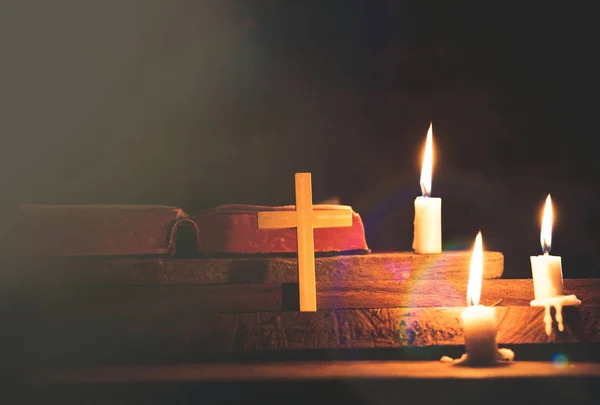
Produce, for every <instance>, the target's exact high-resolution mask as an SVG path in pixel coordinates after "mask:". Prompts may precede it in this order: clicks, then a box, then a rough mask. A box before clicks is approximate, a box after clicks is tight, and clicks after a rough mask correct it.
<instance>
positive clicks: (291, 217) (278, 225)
mask: <svg viewBox="0 0 600 405" xmlns="http://www.w3.org/2000/svg"><path fill="white" fill-rule="evenodd" d="M297 217H298V216H297V213H296V211H288V212H281V211H279V212H259V213H258V228H259V229H284V228H295V227H296V225H297V224H298V221H297Z"/></svg>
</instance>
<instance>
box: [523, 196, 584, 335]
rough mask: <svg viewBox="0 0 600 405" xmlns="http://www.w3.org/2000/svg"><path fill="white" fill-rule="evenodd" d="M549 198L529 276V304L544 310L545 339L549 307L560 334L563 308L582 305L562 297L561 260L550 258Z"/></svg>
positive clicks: (549, 328) (548, 331) (548, 330)
mask: <svg viewBox="0 0 600 405" xmlns="http://www.w3.org/2000/svg"><path fill="white" fill-rule="evenodd" d="M552 220H553V212H552V198H551V197H550V194H548V197H546V204H545V205H544V213H543V215H542V230H541V232H540V241H541V243H542V251H543V253H544V254H543V255H539V256H531V258H530V259H531V274H532V276H533V293H534V296H535V299H534V300H533V301H531V306H532V307H544V308H545V314H544V325H545V330H546V335H548V336H550V334H552V314H551V313H550V307H554V309H555V310H556V323H557V326H558V330H559V331H560V332H563V331H564V330H565V326H564V324H563V316H562V308H563V307H566V306H577V305H580V304H581V301H579V299H577V297H576V296H575V295H563V294H564V291H563V276H562V261H561V258H560V256H551V255H550V248H551V246H552Z"/></svg>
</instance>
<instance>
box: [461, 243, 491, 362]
mask: <svg viewBox="0 0 600 405" xmlns="http://www.w3.org/2000/svg"><path fill="white" fill-rule="evenodd" d="M482 279H483V246H482V242H481V232H479V233H478V234H477V237H476V238H475V245H474V246H473V256H472V259H471V269H470V271H469V284H468V286H467V304H468V307H467V309H465V310H464V311H463V313H462V326H463V331H464V336H465V347H466V348H467V355H468V362H469V364H472V365H478V364H479V365H481V364H490V363H494V362H495V361H496V360H498V345H497V344H496V331H497V325H496V310H495V308H493V307H485V306H483V305H479V298H480V296H481V283H482Z"/></svg>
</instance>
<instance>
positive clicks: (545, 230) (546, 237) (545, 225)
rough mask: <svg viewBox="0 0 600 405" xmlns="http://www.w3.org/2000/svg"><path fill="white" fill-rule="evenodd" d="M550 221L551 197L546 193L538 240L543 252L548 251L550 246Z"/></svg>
mask: <svg viewBox="0 0 600 405" xmlns="http://www.w3.org/2000/svg"><path fill="white" fill-rule="evenodd" d="M552 221H553V213H552V198H550V194H548V197H546V204H545V205H544V216H543V217H542V232H541V233H540V242H541V243H542V251H543V252H544V254H548V253H550V248H551V247H552Z"/></svg>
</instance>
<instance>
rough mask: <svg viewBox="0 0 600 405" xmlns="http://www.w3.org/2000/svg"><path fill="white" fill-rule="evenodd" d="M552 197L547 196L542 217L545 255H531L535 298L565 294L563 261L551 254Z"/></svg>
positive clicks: (542, 241) (541, 237) (541, 235)
mask: <svg viewBox="0 0 600 405" xmlns="http://www.w3.org/2000/svg"><path fill="white" fill-rule="evenodd" d="M552 219H553V218H552V199H551V198H550V194H548V197H546V204H545V206H544V213H543V217H542V231H541V234H540V241H541V243H542V251H543V253H544V254H543V255H539V256H531V258H530V259H531V272H532V274H533V291H534V294H535V299H536V300H540V299H545V298H552V297H556V296H559V295H563V277H562V263H561V258H560V256H550V247H551V246H552Z"/></svg>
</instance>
